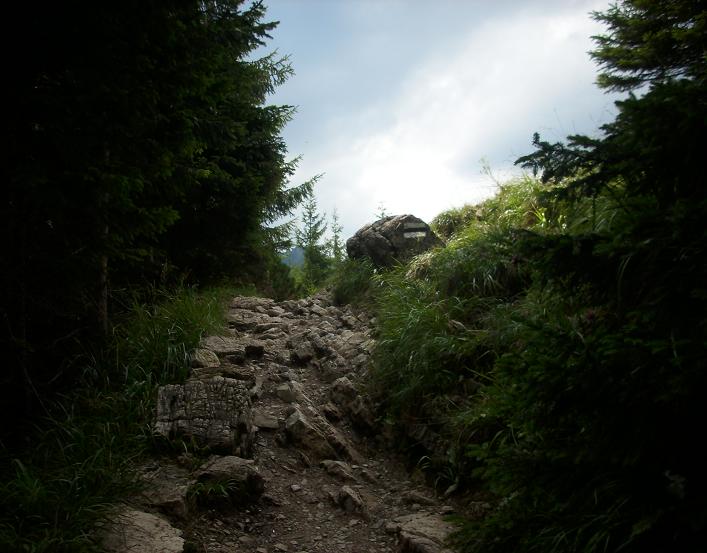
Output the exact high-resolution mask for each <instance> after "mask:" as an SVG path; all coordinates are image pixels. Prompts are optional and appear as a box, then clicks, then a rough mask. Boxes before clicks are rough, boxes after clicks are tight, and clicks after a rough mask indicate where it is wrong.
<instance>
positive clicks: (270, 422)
mask: <svg viewBox="0 0 707 553" xmlns="http://www.w3.org/2000/svg"><path fill="white" fill-rule="evenodd" d="M253 424H254V425H255V426H257V427H258V428H266V429H268V430H277V429H278V428H280V423H279V422H278V420H277V417H274V416H273V415H270V414H269V413H264V412H262V411H258V410H253Z"/></svg>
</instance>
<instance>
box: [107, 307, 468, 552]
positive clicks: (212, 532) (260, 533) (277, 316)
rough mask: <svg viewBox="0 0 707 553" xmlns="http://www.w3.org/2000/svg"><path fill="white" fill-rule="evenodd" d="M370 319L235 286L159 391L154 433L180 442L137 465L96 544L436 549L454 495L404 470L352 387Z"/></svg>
mask: <svg viewBox="0 0 707 553" xmlns="http://www.w3.org/2000/svg"><path fill="white" fill-rule="evenodd" d="M371 323H372V321H371V319H370V317H369V316H368V315H366V314H365V313H360V312H359V313H357V312H354V311H352V310H351V309H350V308H348V307H335V306H333V305H331V302H330V301H329V299H328V298H327V296H325V295H319V296H315V297H313V298H308V299H305V300H298V301H285V302H280V303H277V302H274V301H272V300H269V299H263V298H249V297H238V298H235V299H234V300H233V302H232V303H231V306H230V309H229V313H228V326H229V328H228V329H227V331H226V332H225V333H224V335H223V336H211V337H208V338H206V339H205V340H204V341H203V343H202V349H199V350H197V351H195V352H194V353H193V355H192V364H193V369H192V373H191V375H190V377H189V379H188V380H187V382H186V383H185V384H184V385H180V386H177V385H174V386H165V387H163V388H162V389H161V390H160V393H159V398H158V406H157V420H156V424H155V430H156V432H158V433H159V434H161V435H163V436H165V437H166V438H167V439H168V440H170V443H172V444H173V443H175V442H176V440H175V438H180V439H181V440H184V441H185V442H186V443H189V444H192V447H191V449H190V448H186V449H185V452H184V453H182V454H178V453H172V454H171V455H165V456H163V457H160V458H159V459H155V460H154V461H152V462H150V463H148V464H147V465H145V466H144V467H142V468H141V475H142V478H143V479H144V480H145V481H146V482H147V487H146V490H145V491H144V492H143V493H142V494H141V495H140V496H139V497H137V498H135V499H134V501H132V502H131V504H130V505H129V506H126V508H125V509H124V510H123V511H122V512H120V513H117V514H116V516H115V519H114V523H112V524H108V525H107V527H106V528H105V532H104V534H105V536H106V537H105V538H104V542H103V543H104V548H105V549H106V551H116V552H117V551H121V552H122V551H133V552H137V551H145V552H148V551H150V552H165V553H167V552H179V551H198V552H208V553H235V552H241V551H242V552H253V553H273V552H285V551H288V552H308V553H315V552H317V553H329V552H349V553H364V552H381V553H382V552H394V551H402V552H412V553H439V552H442V551H446V550H445V549H444V547H443V546H442V545H441V544H442V541H443V539H444V537H445V536H446V535H447V534H448V532H449V531H450V526H449V525H448V524H447V523H446V522H444V520H443V518H442V517H443V515H444V514H448V513H450V512H453V510H454V508H453V506H451V505H449V504H443V503H442V502H440V501H439V500H438V499H437V498H435V497H434V494H433V492H432V491H431V490H430V489H427V488H425V487H424V485H423V484H422V483H421V482H414V481H412V480H411V479H410V477H409V475H408V473H407V472H406V470H405V468H404V466H403V465H402V464H401V463H400V462H399V460H397V459H396V458H395V456H394V454H392V453H391V452H390V450H389V449H388V448H387V447H386V446H389V445H390V439H391V438H390V437H387V436H386V433H385V432H382V430H381V427H380V426H379V425H378V424H377V422H376V420H375V418H374V416H373V411H372V409H371V407H370V405H369V404H368V402H367V400H366V398H365V396H364V395H363V394H362V393H360V391H359V390H362V389H363V384H364V383H365V378H366V371H367V366H368V362H369V356H370V354H371V351H372V348H373V337H372V333H371ZM176 443H179V442H176ZM202 451H208V452H209V453H210V455H209V456H205V455H200V454H199V453H200V452H202Z"/></svg>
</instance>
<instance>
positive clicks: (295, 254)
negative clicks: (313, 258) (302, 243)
mask: <svg viewBox="0 0 707 553" xmlns="http://www.w3.org/2000/svg"><path fill="white" fill-rule="evenodd" d="M281 259H282V262H283V263H284V264H285V265H287V266H288V267H301V266H302V265H304V250H303V249H302V248H300V247H299V246H295V247H294V248H292V249H291V250H290V251H289V252H288V253H286V254H283V255H282V257H281Z"/></svg>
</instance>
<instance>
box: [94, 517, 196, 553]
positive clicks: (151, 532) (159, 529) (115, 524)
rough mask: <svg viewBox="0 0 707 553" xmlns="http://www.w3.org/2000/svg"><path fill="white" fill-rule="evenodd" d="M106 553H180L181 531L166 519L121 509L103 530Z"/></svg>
mask: <svg viewBox="0 0 707 553" xmlns="http://www.w3.org/2000/svg"><path fill="white" fill-rule="evenodd" d="M103 530H104V532H103V539H102V546H103V549H104V551H105V552H106V553H181V552H182V551H183V550H184V539H182V533H181V531H180V530H177V529H176V528H174V527H173V526H172V525H171V524H169V522H167V521H166V520H165V519H163V518H161V517H158V516H157V515H153V514H151V513H144V512H142V511H138V510H135V509H129V508H127V509H124V510H122V511H121V512H120V513H118V514H117V515H116V516H115V517H114V519H113V521H112V522H111V523H110V524H107V525H106V527H105V528H104V529H103Z"/></svg>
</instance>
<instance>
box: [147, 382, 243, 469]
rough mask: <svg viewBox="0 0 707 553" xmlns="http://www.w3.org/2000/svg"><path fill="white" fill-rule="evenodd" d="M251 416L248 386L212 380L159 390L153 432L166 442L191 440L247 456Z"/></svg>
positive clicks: (173, 385)
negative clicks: (161, 436) (178, 439)
mask: <svg viewBox="0 0 707 553" xmlns="http://www.w3.org/2000/svg"><path fill="white" fill-rule="evenodd" d="M251 419H252V415H251V410H250V394H249V387H248V384H247V383H245V382H243V381H240V380H235V379H232V378H223V377H221V376H215V377H213V378H209V379H206V380H188V381H187V382H186V383H185V384H183V385H176V384H169V385H167V386H161V387H160V388H159V390H158V394H157V420H156V422H155V431H156V432H157V433H159V434H161V435H163V436H165V437H167V438H169V439H173V438H176V437H178V436H181V437H185V438H193V439H194V440H195V441H196V442H197V443H198V444H199V445H200V446H202V447H203V446H208V447H210V448H211V449H213V450H214V451H222V452H226V453H234V454H236V455H240V456H242V457H247V456H249V453H250V449H251V443H252V434H253V426H252V420H251Z"/></svg>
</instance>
